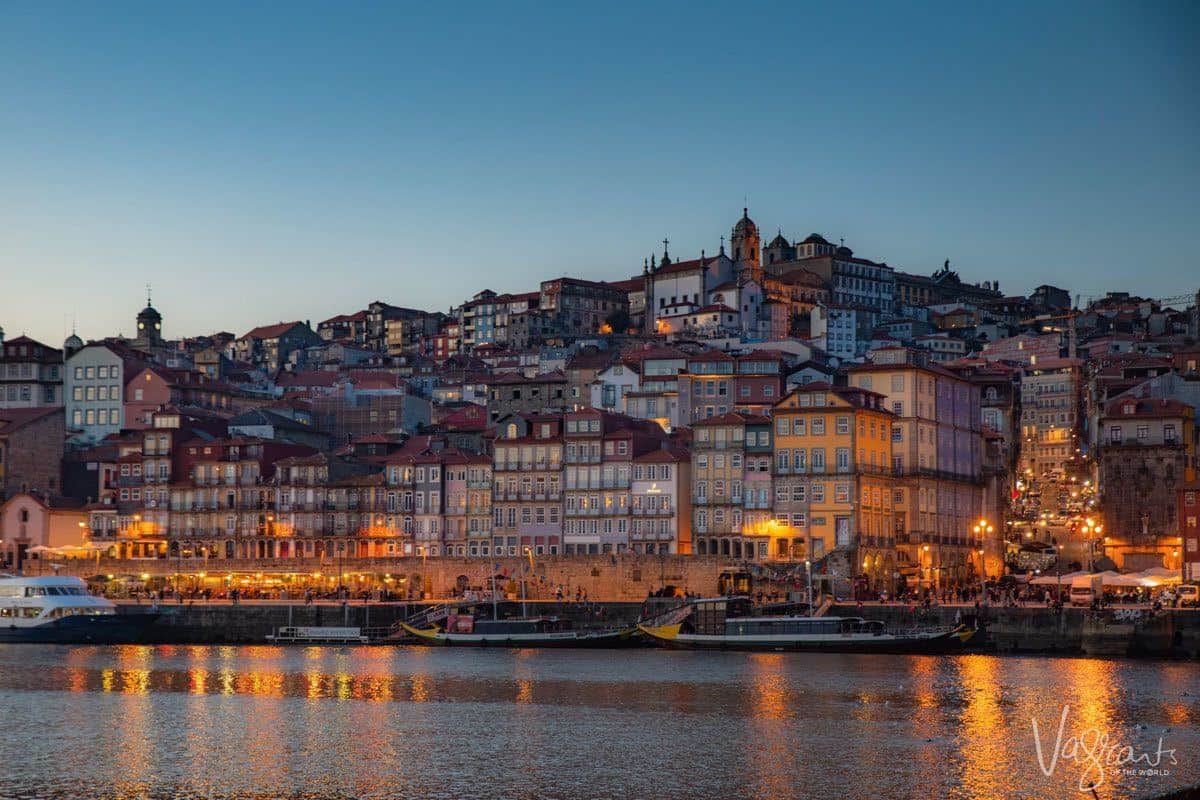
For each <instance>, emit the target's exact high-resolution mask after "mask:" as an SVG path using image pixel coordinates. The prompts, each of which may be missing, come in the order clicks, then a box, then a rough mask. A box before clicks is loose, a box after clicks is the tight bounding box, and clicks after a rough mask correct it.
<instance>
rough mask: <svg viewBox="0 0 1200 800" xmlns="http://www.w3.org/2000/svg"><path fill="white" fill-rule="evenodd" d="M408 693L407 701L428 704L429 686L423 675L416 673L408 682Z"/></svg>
mask: <svg viewBox="0 0 1200 800" xmlns="http://www.w3.org/2000/svg"><path fill="white" fill-rule="evenodd" d="M409 691H410V698H409V699H411V700H412V701H413V702H414V703H428V702H429V686H428V683H427V682H426V679H425V676H424V675H421V674H419V673H418V674H415V675H413V676H412V678H411V679H410V680H409Z"/></svg>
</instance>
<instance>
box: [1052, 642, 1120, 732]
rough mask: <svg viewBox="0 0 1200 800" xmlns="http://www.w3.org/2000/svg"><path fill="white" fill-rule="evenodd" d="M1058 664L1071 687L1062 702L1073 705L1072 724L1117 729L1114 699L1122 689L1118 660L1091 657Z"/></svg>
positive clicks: (1068, 660)
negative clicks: (1118, 674)
mask: <svg viewBox="0 0 1200 800" xmlns="http://www.w3.org/2000/svg"><path fill="white" fill-rule="evenodd" d="M1056 663H1057V665H1058V668H1059V669H1061V670H1062V671H1063V672H1064V673H1065V678H1066V680H1065V683H1066V684H1067V686H1069V687H1070V694H1069V695H1068V696H1067V697H1064V698H1063V703H1064V704H1068V705H1070V706H1071V712H1070V720H1071V722H1070V723H1068V724H1069V725H1070V724H1072V723H1073V726H1074V727H1075V728H1077V729H1084V730H1098V731H1104V732H1110V731H1114V729H1115V727H1116V726H1117V725H1118V723H1117V721H1116V719H1115V713H1114V712H1115V706H1114V703H1113V701H1114V698H1116V697H1118V696H1119V695H1120V693H1121V691H1122V687H1121V686H1120V684H1119V682H1118V680H1117V669H1118V668H1117V663H1116V662H1115V661H1109V660H1106V659H1090V658H1077V659H1066V660H1062V661H1059V662H1056ZM1054 710H1055V711H1056V712H1058V711H1059V709H1054ZM1055 718H1056V719H1057V714H1055Z"/></svg>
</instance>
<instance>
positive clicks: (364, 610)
mask: <svg viewBox="0 0 1200 800" xmlns="http://www.w3.org/2000/svg"><path fill="white" fill-rule="evenodd" d="M429 605H432V604H430V603H358V602H352V603H346V604H342V603H331V602H323V603H312V604H311V605H309V604H304V603H253V602H251V603H239V604H236V605H235V604H232V603H224V602H222V603H217V602H213V603H203V602H201V603H192V602H188V601H186V600H185V601H184V602H183V603H172V602H165V603H159V604H158V605H157V606H156V607H155V608H154V609H153V610H154V611H155V612H156V613H157V614H158V619H157V620H156V622H155V624H154V625H153V627H152V628H151V629H150V633H149V636H148V637H147V642H148V643H151V644H265V643H266V637H267V636H268V635H269V634H273V633H275V632H276V630H278V629H279V628H283V627H286V626H291V625H296V626H306V627H355V628H361V629H363V630H364V631H370V632H372V633H383V632H385V631H386V630H387V629H391V628H392V626H393V625H394V623H396V622H398V621H400V620H404V619H407V618H409V617H412V616H413V615H415V614H418V613H420V612H421V611H423V610H424V609H425V608H426V607H428V606H429ZM642 607H643V604H642V603H620V602H617V603H589V604H586V605H585V604H582V603H578V604H577V603H565V602H564V603H556V602H536V601H534V602H529V603H527V604H526V610H527V612H528V613H529V615H530V616H535V615H545V616H557V617H563V618H566V619H571V620H573V621H574V622H575V624H576V627H579V628H600V627H606V626H613V625H625V624H630V625H631V624H633V622H635V621H636V620H637V619H638V617H639V616H640V614H641V611H642ZM521 610H522V609H521V603H519V602H516V603H514V602H511V601H506V602H503V603H501V604H500V609H499V611H500V615H501V616H502V617H513V616H520V615H521ZM150 611H151V608H150V607H149V604H148V603H146V602H144V601H143V602H142V603H140V604H137V603H131V602H128V601H125V602H123V603H122V613H134V614H136V613H148V612H150Z"/></svg>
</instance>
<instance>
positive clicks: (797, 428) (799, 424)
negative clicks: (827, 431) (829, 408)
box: [784, 419, 808, 436]
mask: <svg viewBox="0 0 1200 800" xmlns="http://www.w3.org/2000/svg"><path fill="white" fill-rule="evenodd" d="M807 427H808V426H807V420H804V419H797V420H796V421H795V422H793V423H792V435H794V436H803V435H804V434H805V433H807V431H806V428H807ZM784 432H785V433H786V431H784Z"/></svg>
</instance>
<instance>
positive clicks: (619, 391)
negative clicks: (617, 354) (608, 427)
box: [591, 363, 641, 414]
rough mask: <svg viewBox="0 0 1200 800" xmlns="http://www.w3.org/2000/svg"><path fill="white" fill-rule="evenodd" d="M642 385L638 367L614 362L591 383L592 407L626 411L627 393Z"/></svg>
mask: <svg viewBox="0 0 1200 800" xmlns="http://www.w3.org/2000/svg"><path fill="white" fill-rule="evenodd" d="M640 386H641V375H640V374H638V368H637V367H636V366H633V365H630V364H623V363H617V364H613V365H612V366H611V367H609V368H608V369H606V370H603V371H601V372H600V373H599V374H598V375H597V376H596V380H594V381H592V384H591V390H592V395H591V405H592V408H599V409H603V410H605V411H617V412H620V413H622V414H624V413H625V395H627V394H629V393H630V392H636V391H637V390H638V388H639V387H640Z"/></svg>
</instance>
